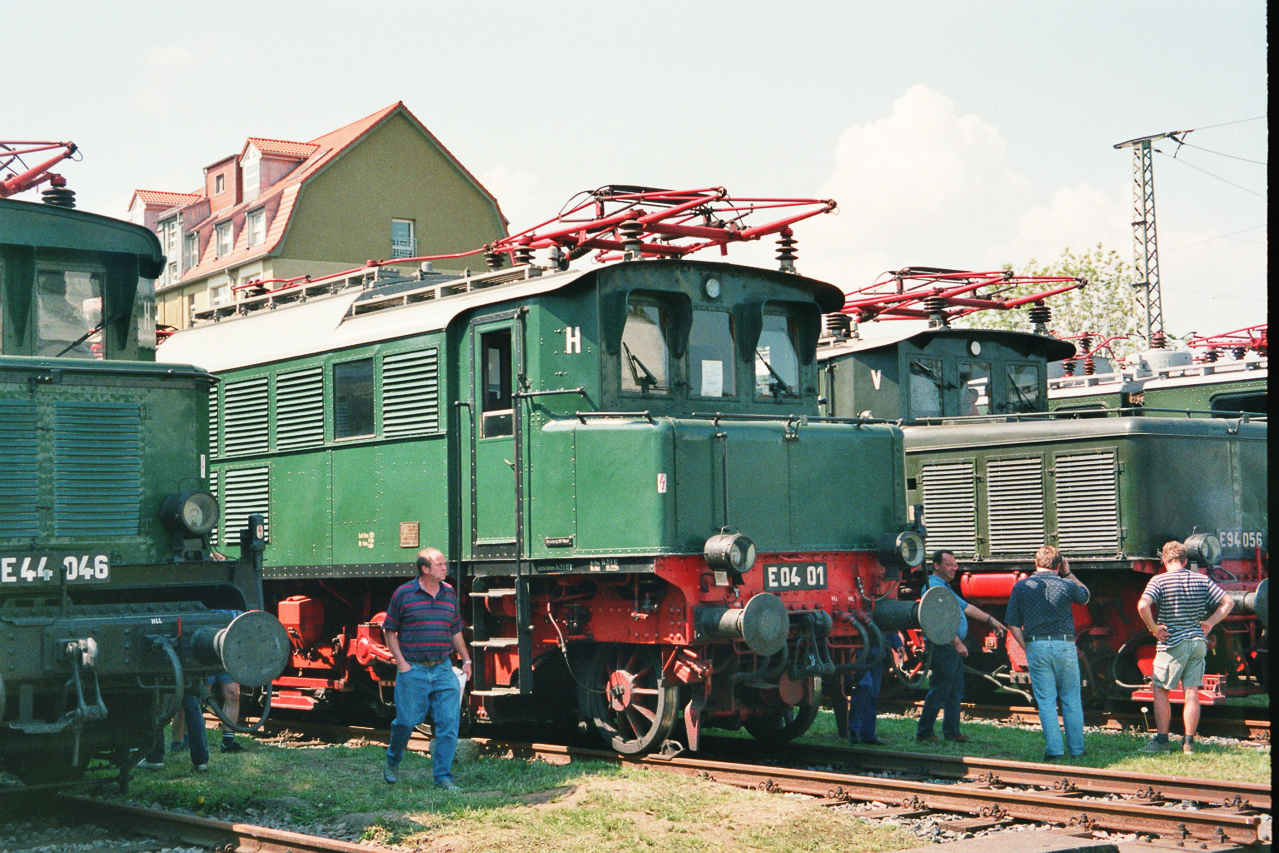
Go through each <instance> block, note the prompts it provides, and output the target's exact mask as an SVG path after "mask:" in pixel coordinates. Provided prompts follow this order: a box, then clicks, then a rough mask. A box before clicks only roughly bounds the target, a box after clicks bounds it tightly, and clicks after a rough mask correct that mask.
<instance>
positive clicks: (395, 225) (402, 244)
mask: <svg viewBox="0 0 1279 853" xmlns="http://www.w3.org/2000/svg"><path fill="white" fill-rule="evenodd" d="M416 254H417V238H416V237H415V236H414V234H413V220H411V219H392V220H391V257H393V258H411V257H413V256H414V255H416Z"/></svg>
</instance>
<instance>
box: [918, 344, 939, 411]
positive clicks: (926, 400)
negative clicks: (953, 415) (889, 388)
mask: <svg viewBox="0 0 1279 853" xmlns="http://www.w3.org/2000/svg"><path fill="white" fill-rule="evenodd" d="M942 387H943V386H942V376H941V361H940V360H939V359H935V358H920V357H919V356H914V357H912V358H911V360H910V417H912V418H936V417H941V414H942V405H941V400H942Z"/></svg>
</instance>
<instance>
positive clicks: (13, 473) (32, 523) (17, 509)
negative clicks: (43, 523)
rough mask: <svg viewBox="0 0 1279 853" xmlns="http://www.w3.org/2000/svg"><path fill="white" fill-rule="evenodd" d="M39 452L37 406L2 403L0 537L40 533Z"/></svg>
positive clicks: (21, 403) (0, 423)
mask: <svg viewBox="0 0 1279 853" xmlns="http://www.w3.org/2000/svg"><path fill="white" fill-rule="evenodd" d="M38 450H39V445H38V443H37V439H36V409H35V406H33V405H32V404H30V403H23V402H20V401H16V400H15V401H10V400H0V537H11V536H35V535H36V533H37V532H39V519H38V518H37V516H36V504H37V503H38V501H37V498H38V497H39V492H40V470H39V465H38V463H37V461H36V460H37V455H38Z"/></svg>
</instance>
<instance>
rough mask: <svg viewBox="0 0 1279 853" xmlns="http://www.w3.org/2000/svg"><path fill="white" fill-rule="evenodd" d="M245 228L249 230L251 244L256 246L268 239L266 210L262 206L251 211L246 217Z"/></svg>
mask: <svg viewBox="0 0 1279 853" xmlns="http://www.w3.org/2000/svg"><path fill="white" fill-rule="evenodd" d="M245 228H246V229H247V230H248V232H249V245H250V246H256V245H258V244H259V243H261V242H262V241H264V240H265V239H266V211H265V210H263V209H261V208H259V209H258V210H251V211H249V215H248V216H247V217H246V218H245Z"/></svg>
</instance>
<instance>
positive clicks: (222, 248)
mask: <svg viewBox="0 0 1279 853" xmlns="http://www.w3.org/2000/svg"><path fill="white" fill-rule="evenodd" d="M217 240H218V257H219V258H223V257H226V256H227V255H229V254H231V223H230V222H223V223H222V224H221V225H219V226H218V227H217Z"/></svg>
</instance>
